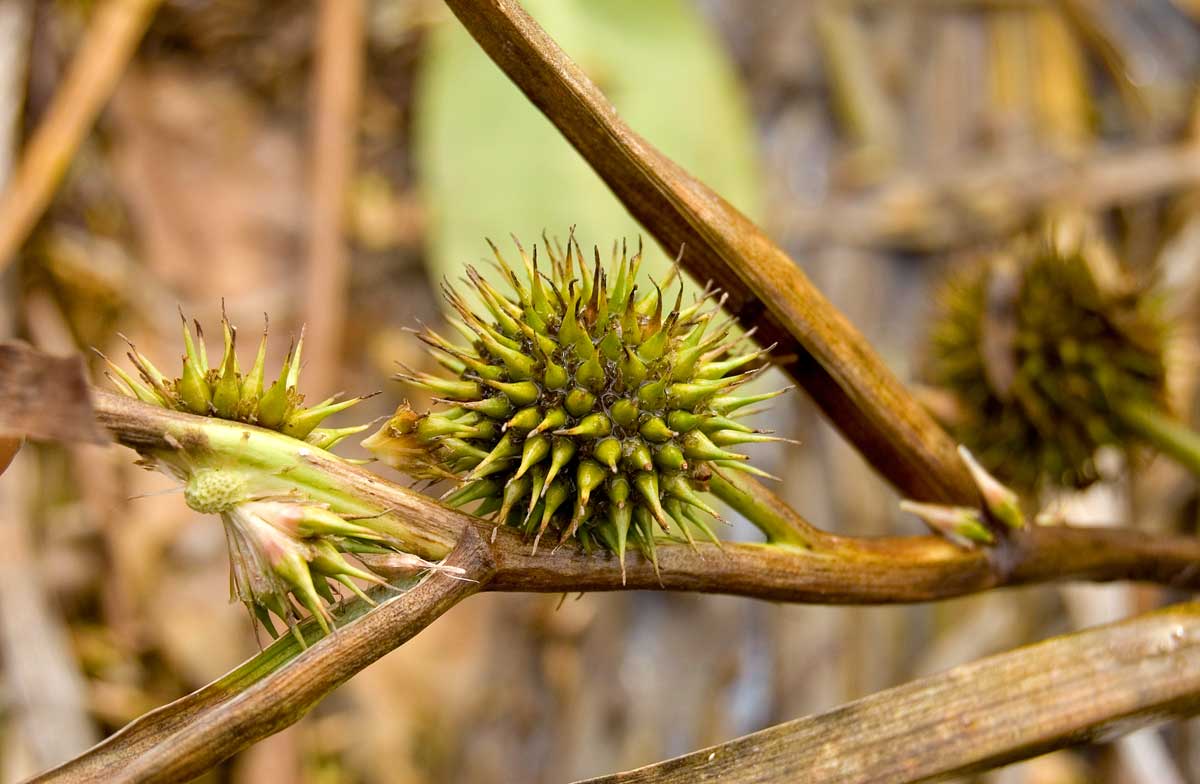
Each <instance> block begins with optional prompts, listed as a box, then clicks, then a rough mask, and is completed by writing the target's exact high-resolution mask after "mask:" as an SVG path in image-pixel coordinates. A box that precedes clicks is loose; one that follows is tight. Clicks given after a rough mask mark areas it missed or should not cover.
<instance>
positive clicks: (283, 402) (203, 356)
mask: <svg viewBox="0 0 1200 784" xmlns="http://www.w3.org/2000/svg"><path fill="white" fill-rule="evenodd" d="M180 319H181V320H182V321H183V343H184V355H183V370H182V372H181V374H180V376H179V377H178V378H175V379H171V378H168V377H167V376H165V375H164V374H163V373H162V372H160V371H159V370H158V368H156V367H155V366H154V364H153V363H152V362H151V361H150V360H149V359H148V358H147V357H146V356H145V355H144V354H142V353H141V352H140V351H138V350H137V348H136V347H135V346H134V345H133V343H129V353H128V354H127V356H128V357H129V361H130V362H132V363H133V366H134V368H135V369H136V370H137V374H138V378H137V379H135V378H133V377H132V376H131V375H130V374H129V373H127V372H125V371H124V370H122V369H121V368H120V367H119V366H118V365H116V364H115V363H113V362H112V361H110V360H109V359H108V357H104V360H105V361H106V362H108V365H109V368H110V369H111V371H112V374H110V378H112V379H113V383H114V384H116V386H117V388H118V389H119V390H120V391H121V392H123V393H124V394H126V395H128V396H130V397H135V398H137V399H138V400H141V401H143V402H145V403H150V404H152V405H156V406H162V407H163V408H170V409H174V410H176V411H186V412H188V413H191V414H200V415H202V416H215V417H220V418H221V419H231V420H234V421H237V422H245V423H247V424H251V425H258V426H259V427H265V428H267V429H268V430H276V431H279V432H280V433H283V434H284V435H288V436H291V437H293V438H299V439H304V440H306V441H308V442H309V443H311V444H314V445H316V446H319V447H321V448H322V449H329V448H331V447H332V446H334V445H335V444H337V443H338V442H339V441H341V440H342V439H344V438H346V437H347V436H350V435H353V434H355V433H359V432H362V431H363V430H365V429H366V427H367V426H366V425H360V426H356V427H346V428H321V427H318V425H320V424H321V422H322V421H324V419H325V418H326V417H328V416H330V415H332V414H335V413H337V412H338V411H344V410H346V409H347V408H350V407H351V406H353V405H355V404H356V403H358V402H359V401H361V400H362V398H358V397H356V398H350V399H348V400H339V399H338V398H339V397H340V396H338V395H335V396H333V397H330V398H328V399H326V400H323V401H321V402H320V403H318V404H317V405H315V406H312V407H310V408H304V407H303V403H304V395H303V394H301V393H300V391H299V389H298V388H297V384H298V383H299V379H300V356H301V351H302V350H303V347H304V333H303V331H302V332H301V334H300V340H299V341H298V342H296V343H295V345H294V346H293V347H292V348H291V349H289V350H288V354H287V357H286V358H285V359H284V361H283V368H282V369H281V370H280V372H279V377H278V378H277V379H276V380H275V382H274V383H272V384H271V385H270V386H265V382H264V370H265V364H266V356H267V329H266V328H265V327H264V328H263V335H262V340H261V341H260V342H259V345H258V353H257V354H256V355H255V358H254V365H253V366H252V367H251V368H250V370H249V371H247V372H246V373H242V372H241V370H240V368H239V365H238V358H237V328H236V327H234V326H232V325H231V324H230V323H229V319H228V318H227V317H225V316H224V315H222V317H221V332H222V335H223V338H224V346H225V349H224V353H223V354H222V357H221V361H220V364H218V365H215V366H212V367H210V366H209V364H208V352H207V349H206V347H205V344H204V333H203V331H202V330H201V329H200V324H199V322H195V329H196V331H195V336H194V337H193V334H192V330H191V329H190V328H189V326H188V322H187V319H186V318H184V316H183V314H182V313H180ZM101 356H102V357H103V355H101ZM139 379H140V380H139Z"/></svg>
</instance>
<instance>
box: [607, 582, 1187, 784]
mask: <svg viewBox="0 0 1200 784" xmlns="http://www.w3.org/2000/svg"><path fill="white" fill-rule="evenodd" d="M1197 711H1200V604H1197V603H1190V604H1181V605H1178V606H1175V607H1171V608H1168V609H1166V610H1162V611H1159V612H1156V613H1152V614H1150V615H1144V616H1141V617H1138V618H1133V619H1131V620H1128V621H1123V622H1121V623H1117V624H1113V625H1111V626H1102V627H1099V628H1097V629H1089V630H1087V631H1084V632H1079V633H1076V634H1071V635H1067V636H1064V637H1056V638H1053V639H1050V640H1046V641H1045V642H1041V643H1037V644H1036V645H1030V646H1028V647H1026V648H1021V649H1019V650H1015V651H1010V652H1007V653H1002V654H999V655H997V656H992V657H989V658H986V659H981V660H979V661H977V662H973V663H971V664H966V665H963V666H961V667H956V668H955V669H953V670H950V671H948V672H945V673H942V674H940V675H935V676H932V677H929V678H923V679H921V680H918V681H913V682H912V683H908V684H905V685H903V686H899V687H897V688H894V689H888V690H887V691H883V692H880V693H878V694H873V695H871V696H870V697H866V698H865V699H861V700H858V701H857V702H852V703H850V704H849V705H843V706H841V707H839V708H837V709H835V710H833V711H830V712H829V713H825V714H822V715H820V716H812V717H809V718H806V719H798V720H796V721H791V722H787V723H786V724H780V725H778V726H776V727H771V728H770V729H767V730H763V731H762V732H756V733H754V734H752V735H747V736H745V737H744V738H738V739H737V740H733V741H730V742H728V743H723V744H721V745H719V746H713V747H711V748H707V749H703V750H701V751H697V752H693V753H691V754H688V755H685V756H683V757H677V758H676V759H673V760H667V761H666V762H660V763H656V764H654V765H648V766H646V767H644V768H640V769H638V770H635V771H630V772H628V773H619V774H617V775H614V776H603V777H601V778H597V779H591V780H590V782H589V784H683V782H693V781H720V782H729V784H738V783H739V782H752V781H820V782H822V783H823V784H851V783H852V782H853V783H854V784H859V783H860V782H861V783H865V782H876V781H888V782H895V783H896V784H911V783H912V782H921V781H933V780H937V781H940V780H942V779H943V778H945V777H947V776H950V775H961V774H964V773H969V772H972V771H976V770H985V769H988V768H992V767H996V766H998V765H1002V764H1004V763H1006V762H1013V761H1015V760H1019V759H1026V758H1029V757H1034V756H1037V755H1039V754H1043V753H1045V752H1047V751H1051V750H1053V749H1056V748H1061V747H1063V746H1067V745H1070V744H1074V743H1081V742H1084V741H1087V740H1091V739H1097V738H1102V737H1104V736H1105V734H1106V733H1107V732H1109V731H1110V730H1116V731H1118V732H1120V733H1125V732H1129V731H1131V730H1133V729H1136V728H1137V727H1141V726H1146V725H1150V724H1154V723H1157V722H1160V721H1163V720H1165V719H1168V718H1175V717H1187V716H1192V715H1195V714H1196V713H1197Z"/></svg>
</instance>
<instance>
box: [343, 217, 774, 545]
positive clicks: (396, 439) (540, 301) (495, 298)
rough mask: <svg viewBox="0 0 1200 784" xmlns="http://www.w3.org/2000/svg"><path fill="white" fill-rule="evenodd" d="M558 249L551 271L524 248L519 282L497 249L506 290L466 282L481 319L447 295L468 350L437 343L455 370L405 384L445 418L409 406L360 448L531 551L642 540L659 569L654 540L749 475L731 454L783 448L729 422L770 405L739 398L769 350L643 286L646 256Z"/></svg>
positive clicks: (550, 256) (714, 309) (572, 245)
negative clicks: (753, 406) (439, 404)
mask: <svg viewBox="0 0 1200 784" xmlns="http://www.w3.org/2000/svg"><path fill="white" fill-rule="evenodd" d="M546 247H547V249H548V252H547V253H546V254H545V255H544V256H543V257H542V258H541V259H539V255H538V248H537V247H536V246H535V247H534V248H533V253H532V255H530V254H527V253H526V252H525V250H524V248H522V247H521V245H520V243H519V242H517V250H518V252H519V254H520V258H521V262H520V266H519V267H515V268H514V265H512V264H510V263H509V261H508V260H507V259H506V258H505V257H504V256H503V255H502V254H501V253H500V252H499V250H497V249H496V247H495V246H494V245H493V246H492V251H493V254H494V255H495V258H496V263H497V268H498V271H499V275H498V277H497V279H498V281H499V283H498V284H496V285H493V283H492V282H491V281H489V280H488V279H487V278H485V277H484V276H483V275H482V274H481V273H480V272H479V271H477V270H476V269H474V268H468V270H467V280H466V282H467V284H468V286H469V287H470V288H471V289H472V290H473V292H474V293H475V294H476V295H477V296H478V299H479V301H480V303H481V307H474V306H472V305H471V304H470V303H469V302H468V300H467V299H466V298H465V297H464V296H463V295H462V294H461V293H460V292H459V291H458V290H456V289H455V288H454V287H453V286H451V285H449V284H445V285H444V286H443V293H444V295H445V298H446V301H447V302H448V303H449V305H450V307H451V309H452V310H453V311H454V314H453V315H454V318H452V320H451V321H452V323H453V325H454V327H455V328H456V330H457V331H458V332H459V333H461V335H462V336H463V337H464V338H465V339H466V342H454V341H451V340H449V339H447V338H445V337H443V336H442V335H441V334H439V333H437V332H435V331H433V330H425V331H424V332H423V333H422V334H421V335H420V337H421V339H422V340H423V341H424V342H425V343H426V344H427V345H428V346H429V347H430V350H431V353H432V354H433V355H434V357H435V358H436V359H437V361H438V362H439V363H440V364H441V365H442V366H443V367H444V368H446V369H447V370H448V371H449V372H448V374H446V375H433V374H428V373H417V372H406V373H404V374H402V375H401V379H402V380H404V381H406V382H408V383H409V384H411V385H413V386H416V387H421V388H423V389H425V390H428V391H429V392H431V393H432V394H433V395H434V396H435V397H436V398H439V399H441V400H443V401H444V402H445V407H444V408H443V409H442V410H440V411H437V412H435V413H430V414H426V415H418V414H416V413H415V412H414V411H413V410H412V409H411V408H409V407H408V406H407V405H404V406H401V408H400V409H399V410H398V411H397V413H396V416H395V417H393V419H392V420H391V421H390V422H388V423H387V424H385V425H384V426H383V427H382V428H381V429H380V430H379V432H377V433H376V434H374V435H373V436H371V437H370V438H368V439H367V440H366V441H364V442H363V443H364V446H366V447H367V448H368V449H370V450H371V451H372V452H374V454H375V455H376V456H377V457H379V458H380V459H381V460H383V461H385V462H387V463H389V464H390V465H392V466H394V467H396V468H398V469H400V470H402V471H405V472H407V473H409V474H411V475H413V476H417V477H421V478H429V479H438V478H443V477H445V476H447V475H452V476H455V477H458V478H459V479H460V484H459V485H458V487H457V488H455V489H454V490H453V491H452V492H451V493H450V494H449V495H448V496H447V499H446V500H447V501H448V502H449V503H450V504H453V505H460V506H461V505H466V504H478V508H477V509H476V511H477V512H480V513H490V514H492V515H493V516H494V519H495V520H496V521H497V522H498V523H500V524H504V525H509V526H513V527H516V528H519V529H520V530H521V531H523V532H524V533H525V534H526V535H528V536H530V537H532V538H533V539H534V547H535V548H536V546H537V541H538V540H540V539H541V537H542V536H543V535H544V534H546V533H547V531H553V532H554V535H555V536H556V538H557V540H558V541H559V542H562V541H565V540H566V539H568V538H571V537H574V538H576V539H578V540H579V541H580V542H581V543H583V544H584V545H585V546H588V545H592V544H598V545H600V546H603V547H607V548H609V549H611V550H613V551H614V552H616V553H618V554H620V555H622V556H623V554H624V551H625V548H626V543H627V542H628V541H630V540H632V541H633V542H635V543H636V544H637V545H638V546H639V547H640V548H641V549H642V550H643V551H644V552H645V553H646V554H647V555H648V556H651V557H652V556H653V548H654V537H655V535H656V532H655V528H658V529H660V530H661V531H662V532H664V533H669V534H671V535H674V536H680V535H682V536H683V537H685V538H688V539H689V540H690V538H691V535H692V534H691V530H690V529H691V527H698V528H700V529H701V530H704V529H706V528H707V526H706V525H705V524H704V523H703V518H701V517H699V516H698V515H696V514H695V513H696V512H697V511H700V512H704V513H706V514H707V513H709V512H710V511H711V509H710V507H708V505H707V504H704V503H703V502H702V501H700V500H699V497H698V495H697V494H698V493H699V492H701V491H703V490H705V489H706V481H707V479H708V477H710V476H711V475H712V474H713V472H714V471H722V470H737V469H738V468H740V467H742V466H743V465H744V463H743V461H744V460H746V456H745V455H743V454H740V453H737V452H735V451H731V450H730V449H729V447H730V446H731V445H732V444H738V443H744V442H746V441H751V440H753V441H761V440H773V439H772V437H770V436H765V435H762V434H757V433H754V431H752V430H751V428H749V427H746V426H744V425H740V424H739V423H737V422H736V421H735V420H734V419H732V417H733V416H735V415H736V414H735V412H736V411H737V410H738V409H739V408H741V407H742V406H743V405H745V404H746V403H749V402H752V401H755V400H761V399H764V397H766V396H755V397H738V396H735V395H733V394H732V393H733V391H734V390H735V389H736V388H738V387H739V386H741V385H742V384H744V383H745V382H746V381H748V380H750V379H751V378H752V377H754V376H756V375H757V374H758V373H759V371H760V370H761V369H762V368H763V367H764V366H765V365H764V364H763V356H764V354H765V353H766V352H765V351H763V350H744V349H743V348H742V347H743V345H744V342H745V339H744V338H743V337H739V336H735V335H733V334H732V333H731V329H732V324H731V322H730V321H725V322H724V323H722V324H720V325H717V324H714V321H715V319H716V316H717V314H718V312H719V310H720V304H719V303H716V302H713V301H712V298H711V295H710V294H708V293H707V292H706V293H705V294H704V295H702V296H700V297H698V298H695V301H694V302H693V303H691V304H689V305H688V306H686V307H685V306H684V305H683V289H682V285H680V288H679V292H678V294H676V295H675V296H674V297H673V301H674V304H672V303H671V298H669V297H668V294H667V293H664V291H663V289H664V288H666V287H667V285H668V281H663V282H660V283H655V282H649V283H647V282H640V283H639V280H638V269H639V266H640V264H641V260H642V252H641V248H640V247H639V248H638V250H637V252H636V253H634V254H632V255H630V254H629V253H628V252H627V251H626V248H625V247H624V245H623V244H622V245H621V246H620V248H619V249H618V247H617V246H616V245H615V244H614V247H613V255H612V261H611V263H610V264H609V265H608V266H607V268H606V267H605V265H603V264H602V263H601V262H600V254H599V251H598V250H597V251H596V252H595V253H594V262H593V263H592V264H591V265H589V264H588V263H587V262H586V261H585V259H584V257H583V254H582V252H581V250H580V247H579V244H578V243H577V242H576V241H575V240H574V238H573V237H571V238H569V239H568V242H567V246H566V249H565V250H563V249H561V248H558V247H556V246H554V245H550V244H549V243H547V246H546ZM739 436H742V437H739ZM697 521H699V522H697ZM705 532H706V533H707V531H705Z"/></svg>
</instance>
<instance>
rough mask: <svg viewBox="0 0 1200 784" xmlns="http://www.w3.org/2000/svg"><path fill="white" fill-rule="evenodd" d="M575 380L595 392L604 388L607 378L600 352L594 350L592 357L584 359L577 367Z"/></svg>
mask: <svg viewBox="0 0 1200 784" xmlns="http://www.w3.org/2000/svg"><path fill="white" fill-rule="evenodd" d="M575 380H576V382H578V383H579V384H582V385H583V386H584V387H587V388H588V389H590V390H591V391H593V392H600V391H602V390H603V389H604V386H605V384H606V383H607V379H606V378H605V373H604V365H603V364H601V362H600V357H599V355H598V354H596V353H594V352H593V354H592V356H591V358H589V359H587V360H586V361H584V362H583V364H581V365H580V366H579V367H578V368H577V369H576V371H575Z"/></svg>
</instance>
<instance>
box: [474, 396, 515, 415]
mask: <svg viewBox="0 0 1200 784" xmlns="http://www.w3.org/2000/svg"><path fill="white" fill-rule="evenodd" d="M462 406H463V408H468V409H470V410H472V411H478V412H479V413H480V414H483V415H484V416H485V417H491V418H492V419H507V418H508V416H509V415H510V414H511V413H512V410H513V404H512V401H511V400H509V399H508V398H507V397H505V396H504V395H494V396H493V397H489V398H484V399H483V400H471V401H469V402H468V401H466V400H464V401H463V403H462Z"/></svg>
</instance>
